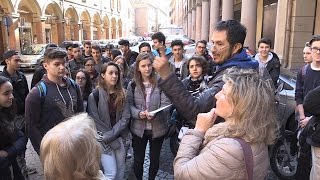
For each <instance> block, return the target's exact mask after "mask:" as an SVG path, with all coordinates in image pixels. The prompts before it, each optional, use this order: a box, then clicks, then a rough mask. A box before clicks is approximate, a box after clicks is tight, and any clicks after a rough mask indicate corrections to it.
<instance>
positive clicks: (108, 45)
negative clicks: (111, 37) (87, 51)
mask: <svg viewBox="0 0 320 180" xmlns="http://www.w3.org/2000/svg"><path fill="white" fill-rule="evenodd" d="M105 49H113V45H112V44H107V45H106V48H105Z"/></svg>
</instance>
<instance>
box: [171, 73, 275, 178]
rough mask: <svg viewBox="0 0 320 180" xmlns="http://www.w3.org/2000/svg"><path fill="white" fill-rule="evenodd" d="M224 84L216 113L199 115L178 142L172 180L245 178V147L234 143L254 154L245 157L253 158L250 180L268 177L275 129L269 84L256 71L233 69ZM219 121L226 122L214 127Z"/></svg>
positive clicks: (225, 76) (225, 77)
mask: <svg viewBox="0 0 320 180" xmlns="http://www.w3.org/2000/svg"><path fill="white" fill-rule="evenodd" d="M223 80H224V82H225V84H224V85H223V88H222V90H221V91H220V92H219V93H218V94H216V95H215V98H216V100H217V101H216V108H213V109H212V110H211V111H210V112H208V113H201V114H198V117H197V122H196V126H195V128H194V129H191V130H189V131H188V132H187V133H186V135H185V136H184V137H183V139H182V142H181V144H180V147H179V150H178V153H177V156H176V158H175V160H174V176H175V179H178V180H179V179H247V178H248V175H247V172H246V170H247V169H246V166H245V160H244V158H245V157H244V151H243V149H244V148H242V146H241V145H240V143H239V142H238V141H237V140H236V139H235V138H240V139H242V140H244V141H245V142H244V143H245V144H247V145H248V147H249V148H248V149H250V148H251V150H252V154H253V157H252V156H251V157H248V156H246V158H251V160H252V158H253V179H264V178H265V176H266V174H267V170H268V166H269V158H268V145H269V144H272V143H273V142H274V140H275V138H276V136H277V130H278V122H277V120H276V115H275V104H274V102H275V99H274V91H273V88H272V82H269V81H268V82H267V81H265V80H263V79H262V78H261V77H260V76H259V74H258V73H256V72H255V71H254V70H244V69H235V68H232V69H230V70H228V72H227V73H226V74H225V75H224V76H223ZM217 116H220V117H222V118H224V119H225V122H224V123H219V124H215V125H213V124H214V121H215V120H216V118H217ZM248 168H249V167H248Z"/></svg>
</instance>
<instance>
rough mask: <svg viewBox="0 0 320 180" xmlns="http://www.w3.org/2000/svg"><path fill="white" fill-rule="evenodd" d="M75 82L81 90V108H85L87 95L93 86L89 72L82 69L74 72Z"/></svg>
mask: <svg viewBox="0 0 320 180" xmlns="http://www.w3.org/2000/svg"><path fill="white" fill-rule="evenodd" d="M76 83H77V84H78V85H79V87H80V90H81V94H82V99H83V108H84V109H87V103H88V97H89V95H90V94H91V92H92V88H93V86H92V82H91V79H90V75H89V73H87V72H86V71H85V70H83V69H79V70H78V71H77V72H76Z"/></svg>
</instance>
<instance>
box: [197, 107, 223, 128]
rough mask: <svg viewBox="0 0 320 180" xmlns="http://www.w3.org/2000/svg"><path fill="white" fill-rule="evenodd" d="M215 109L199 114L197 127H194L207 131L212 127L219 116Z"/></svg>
mask: <svg viewBox="0 0 320 180" xmlns="http://www.w3.org/2000/svg"><path fill="white" fill-rule="evenodd" d="M214 111H215V108H213V109H211V111H210V112H208V113H200V114H198V116H197V122H196V127H195V128H194V129H195V130H198V131H200V132H203V133H205V132H206V131H207V130H208V129H209V128H211V127H212V126H213V124H214V122H215V121H216V119H217V117H218V116H217V115H216V114H215V113H214Z"/></svg>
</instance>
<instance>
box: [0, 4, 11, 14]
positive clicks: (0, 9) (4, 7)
mask: <svg viewBox="0 0 320 180" xmlns="http://www.w3.org/2000/svg"><path fill="white" fill-rule="evenodd" d="M13 11H14V8H13V4H12V2H11V0H1V1H0V15H1V14H2V13H3V14H11V13H12V12H13Z"/></svg>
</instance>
